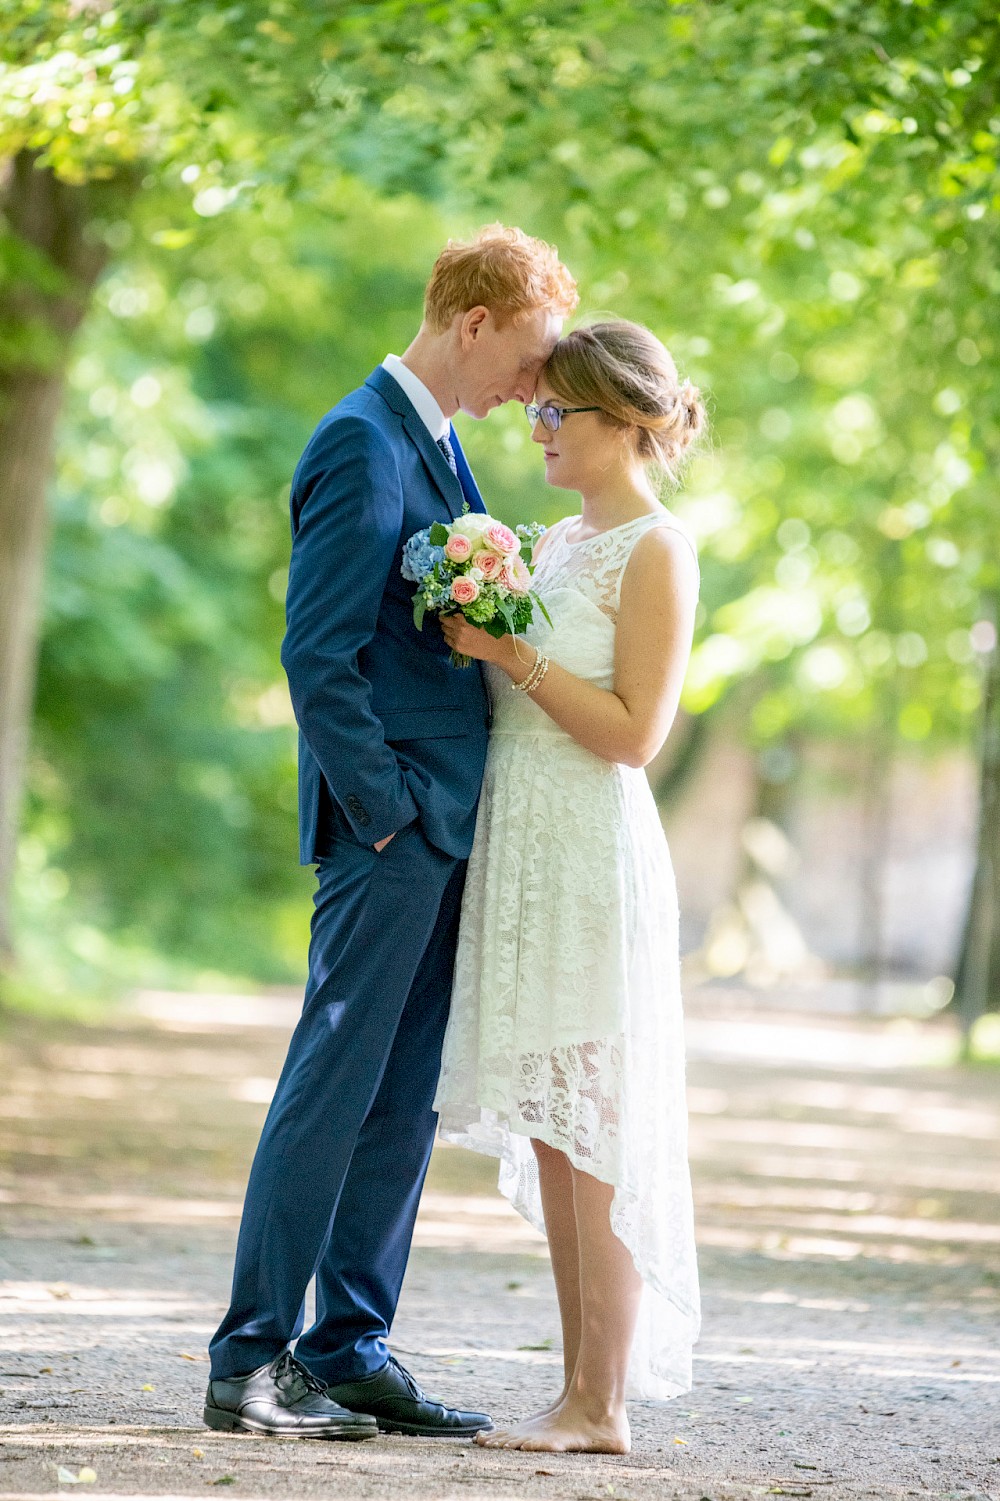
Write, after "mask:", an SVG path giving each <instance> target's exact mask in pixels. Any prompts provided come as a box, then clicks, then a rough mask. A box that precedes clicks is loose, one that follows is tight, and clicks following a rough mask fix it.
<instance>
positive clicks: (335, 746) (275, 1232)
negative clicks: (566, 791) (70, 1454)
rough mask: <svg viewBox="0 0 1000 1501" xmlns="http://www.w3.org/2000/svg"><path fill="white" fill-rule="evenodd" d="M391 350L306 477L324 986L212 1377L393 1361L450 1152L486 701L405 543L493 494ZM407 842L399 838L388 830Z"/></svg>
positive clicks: (326, 422)
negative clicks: (277, 1360)
mask: <svg viewBox="0 0 1000 1501" xmlns="http://www.w3.org/2000/svg"><path fill="white" fill-rule="evenodd" d="M451 443H452V447H453V448H454V452H455V459H456V463H457V467H458V477H456V476H455V475H454V474H453V473H452V470H451V468H450V467H449V465H448V462H447V460H446V459H445V457H444V454H443V453H442V451H441V450H440V449H439V448H438V447H437V445H436V444H435V442H434V440H433V438H432V437H431V434H430V432H429V430H428V429H427V427H426V425H425V424H424V422H423V421H422V420H421V418H420V417H419V416H418V415H417V412H416V410H415V408H414V407H413V405H412V404H411V402H410V400H409V398H408V397H407V396H406V395H405V394H404V392H403V390H402V388H401V387H400V386H399V385H398V384H397V382H396V381H395V380H394V379H393V377H392V376H391V375H390V374H389V373H388V371H387V370H385V369H384V368H383V367H379V368H378V369H376V370H375V371H374V373H373V374H372V375H371V376H369V378H368V380H367V381H366V382H365V384H364V386H362V387H361V388H360V389H359V390H357V391H353V392H351V394H350V395H349V396H347V397H345V398H344V400H343V401H341V402H340V403H339V405H337V406H336V407H334V409H333V411H332V412H329V413H328V414H327V416H326V417H324V418H323V420H322V422H321V423H320V424H319V426H318V428H317V429H316V431H315V433H314V434H313V436H312V438H311V439H310V441H309V443H308V445H307V447H306V450H305V452H304V453H303V455H302V458H301V460H300V461H299V465H298V468H297V469H296V471H295V477H294V480H293V482H292V495H291V508H292V535H293V543H292V560H291V569H290V572H289V579H288V606H287V621H288V629H287V633H286V635H285V640H284V643H283V646H282V652H281V656H282V662H283V664H284V666H285V670H286V672H287V674H288V682H289V687H290V690H291V696H292V703H293V705H294V708H295V715H296V719H297V720H298V724H299V730H300V737H299V828H300V841H301V860H302V862H303V864H311V863H312V862H314V861H315V862H317V865H318V870H317V879H318V889H317V892H316V897H315V912H314V915H313V922H312V938H311V942H310V947H309V980H308V983H307V986H306V994H305V1004H304V1007H303V1011H302V1016H301V1019H300V1021H299V1023H298V1026H297V1027H296V1029H295V1032H294V1034H293V1036H292V1040H291V1044H290V1047H289V1051H288V1057H287V1059H286V1061H285V1066H284V1069H283V1071H282V1074H281V1078H280V1080H279V1081H278V1088H277V1091H276V1093H275V1096H274V1100H273V1103H272V1105H271V1109H270V1111H269V1113H268V1116H267V1120H266V1122H265V1125H264V1131H263V1134H262V1136H261V1140H260V1145H259V1146H258V1148H257V1155H256V1157H255V1159H254V1164H253V1168H252V1170H251V1174H250V1183H249V1187H248V1189H247V1197H246V1204H245V1207H244V1211H243V1222H242V1225H241V1227H240V1237H239V1244H238V1247H237V1253H236V1269H235V1274H234V1280H233V1296H232V1303H231V1305H230V1308H229V1312H228V1313H227V1314H226V1317H225V1319H224V1320H223V1322H222V1324H221V1326H220V1327H219V1329H218V1331H217V1333H216V1335H215V1337H214V1339H213V1341H212V1344H211V1353H212V1377H213V1378H222V1377H227V1376H235V1375H242V1374H244V1373H246V1372H248V1371H251V1370H254V1369H256V1368H257V1367H258V1366H261V1365H264V1364H265V1363H267V1362H270V1361H271V1360H273V1359H274V1357H275V1356H276V1355H278V1354H279V1353H280V1352H281V1351H282V1350H283V1349H285V1347H286V1346H287V1345H288V1344H289V1343H290V1342H291V1341H292V1340H293V1339H295V1338H296V1336H298V1334H299V1331H300V1330H301V1328H302V1323H303V1302H304V1297H305V1292H306V1287H307V1285H308V1283H309V1280H310V1278H311V1277H312V1275H313V1273H315V1274H316V1287H317V1319H316V1323H315V1324H314V1325H313V1327H312V1328H311V1329H309V1330H308V1331H307V1332H306V1333H305V1334H304V1335H303V1336H302V1338H301V1339H300V1340H299V1344H298V1347H297V1350H296V1354H297V1355H298V1357H299V1358H300V1359H301V1360H303V1361H304V1362H305V1364H306V1365H307V1366H308V1367H309V1368H310V1369H311V1370H312V1371H313V1372H314V1373H315V1374H316V1375H317V1376H319V1377H320V1378H321V1379H322V1380H324V1381H326V1382H328V1383H337V1382H341V1381H347V1380H350V1379H352V1378H354V1377H357V1376H362V1375H367V1374H370V1373H372V1372H374V1371H377V1370H379V1369H380V1368H381V1367H382V1366H383V1365H384V1364H385V1362H386V1358H387V1350H386V1346H385V1343H384V1340H385V1336H386V1334H387V1332H388V1329H389V1327H390V1325H391V1323H392V1318H393V1314H394V1312H395V1308H396V1302H397V1299H398V1296H399V1289H400V1285H401V1283H402V1279H403V1272H404V1270H405V1267H406V1260H407V1256H408V1254H409V1248H410V1239H411V1236H412V1232H413V1221H414V1217H415V1215H416V1210H417V1201H418V1199H419V1196H420V1189H421V1186H422V1184H423V1179H424V1174H425V1172H426V1169H427V1162H428V1159H429V1157H430V1150H431V1143H432V1140H433V1135H434V1127H435V1121H436V1117H435V1115H434V1113H433V1111H432V1109H431V1104H432V1101H433V1098H434V1090H435V1087H436V1084H437V1077H438V1070H439V1067H440V1057H441V1043H442V1039H443V1036H444V1028H445V1023H446V1021H447V1015H448V1003H449V999H450V994H451V977H452V963H453V959H454V952H455V941H456V937H457V930H458V914H459V906H460V902H461V893H462V884H463V882H464V879H465V862H466V857H467V856H468V853H469V850H470V848H471V845H472V835H473V829H474V824H475V811H476V803H477V799H478V796H479V789H480V784H481V782H482V775H483V766H484V762H485V757H486V743H487V735H488V729H489V708H488V700H487V697H486V691H485V687H484V683H483V677H482V673H481V671H480V669H479V668H478V666H474V667H472V668H467V669H465V670H462V669H457V668H454V667H452V666H451V665H450V662H449V659H448V648H447V646H446V645H445V643H444V639H443V637H442V636H441V632H440V629H439V628H438V626H437V623H436V621H434V620H432V619H431V618H428V621H427V622H426V623H425V626H424V630H423V632H422V633H418V632H417V631H416V629H415V628H414V625H413V615H412V609H413V587H414V586H413V585H412V584H410V583H407V582H406V581H405V580H404V579H403V577H402V575H401V574H400V561H401V551H402V546H403V543H404V542H405V541H406V540H407V538H409V537H410V536H411V535H412V534H413V533H414V532H415V531H418V530H419V529H420V528H421V527H425V526H428V525H429V524H430V523H431V522H433V521H448V520H450V519H451V518H453V517H457V516H459V515H460V514H461V511H462V507H463V501H465V500H468V502H469V504H470V506H471V507H472V509H473V510H477V511H482V510H483V504H482V499H481V497H480V495H479V491H478V490H477V488H476V485H475V482H474V480H473V478H472V474H471V472H470V470H469V467H468V465H467V463H466V462H465V457H464V455H463V454H462V450H461V448H460V446H459V443H458V439H457V438H456V437H455V434H454V430H452V432H451ZM389 834H394V835H395V837H394V838H393V839H392V840H391V841H390V842H389V844H387V845H386V846H385V847H384V849H383V850H382V851H381V852H378V851H376V850H375V849H374V848H373V846H374V845H375V844H376V843H377V842H378V841H379V840H381V839H383V838H385V837H386V835H389Z"/></svg>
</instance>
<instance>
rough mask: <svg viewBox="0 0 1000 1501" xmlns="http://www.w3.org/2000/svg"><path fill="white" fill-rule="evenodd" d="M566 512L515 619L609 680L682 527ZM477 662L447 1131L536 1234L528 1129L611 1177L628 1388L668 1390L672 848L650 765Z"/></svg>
mask: <svg viewBox="0 0 1000 1501" xmlns="http://www.w3.org/2000/svg"><path fill="white" fill-rule="evenodd" d="M568 524H569V522H568V521H562V522H559V523H557V525H556V526H555V527H554V528H552V529H551V531H550V533H549V536H548V540H547V541H546V543H545V547H544V548H543V550H542V552H541V554H540V556H539V563H538V567H537V569H536V572H535V576H534V582H535V587H536V589H537V590H538V592H539V594H540V595H541V597H542V598H543V599H544V601H545V604H546V607H547V608H548V610H549V613H550V615H551V617H552V621H553V629H551V630H550V629H549V627H548V625H547V624H546V623H545V621H544V619H539V620H538V621H536V622H535V623H534V624H533V625H532V626H531V628H530V630H529V632H528V633H527V634H528V636H529V638H530V640H531V641H532V642H533V643H535V644H536V645H538V646H539V647H541V649H542V650H544V651H545V652H546V653H547V654H548V655H549V656H550V657H552V658H553V660H555V661H557V662H559V663H561V664H562V665H563V666H564V667H566V668H567V669H568V670H569V671H571V672H574V673H576V674H577V675H578V676H580V677H583V678H586V679H587V680H589V681H591V682H594V683H596V684H597V685H598V686H601V687H604V688H609V687H610V686H611V685H612V682H613V677H614V638H615V621H616V619H617V612H618V606H619V599H620V593H621V581H622V577H623V575H624V572H625V568H626V567H627V564H628V559H629V557H630V556H631V552H632V548H633V547H634V546H635V544H636V542H637V541H638V539H639V538H640V537H641V536H643V535H644V534H645V532H646V531H647V530H649V529H650V528H651V527H654V526H670V527H673V528H674V529H676V530H681V528H680V526H679V524H678V523H677V521H676V520H675V518H673V517H672V516H670V515H669V513H667V512H662V513H656V514H654V515H652V516H643V517H639V518H637V519H636V520H635V521H632V522H628V523H626V524H625V526H623V527H616V528H614V529H613V530H612V531H610V532H605V533H602V534H601V535H599V536H596V537H593V538H585V539H584V540H583V541H581V542H577V543H570V542H569V541H568V540H567V539H566V535H565V534H566V530H567V526H568ZM682 534H683V533H682ZM683 535H686V534H683ZM688 540H689V541H690V539H688ZM692 547H693V544H692ZM487 675H488V681H489V684H490V690H491V696H492V698H493V701H494V720H493V733H492V736H491V741H490V751H489V756H488V758H487V766H486V775H485V778H484V782H483V791H482V797H481V800H480V809H479V815H478V820H477V826H476V837H475V843H474V846H473V850H472V855H471V857H470V861H469V869H468V876H467V880H466V886H465V895H464V900H463V906H462V923H461V931H460V936H459V943H458V952H457V955H456V965H455V984H454V990H453V996H452V1007H451V1017H450V1021H449V1025H448V1033H447V1036H446V1039H445V1045H444V1055H443V1059H442V1070H441V1081H440V1084H439V1087H438V1093H437V1098H436V1100H435V1108H436V1109H437V1110H438V1111H439V1113H440V1117H441V1130H442V1134H443V1135H444V1136H445V1137H446V1138H447V1139H449V1140H452V1141H456V1142H458V1143H460V1144H461V1145H463V1146H466V1147H472V1148H474V1149H475V1150H479V1151H484V1152H489V1153H492V1154H493V1155H495V1156H497V1157H499V1158H500V1188H501V1190H502V1192H503V1193H504V1194H505V1195H506V1196H507V1197H508V1198H509V1199H510V1201H511V1202H512V1203H513V1204H514V1205H515V1207H516V1208H517V1209H518V1210H519V1211H520V1212H521V1213H522V1214H523V1215H524V1216H525V1217H526V1218H527V1219H529V1220H530V1221H531V1222H532V1223H533V1224H535V1225H536V1226H537V1227H538V1228H539V1229H544V1224H543V1220H542V1210H541V1200H540V1195H539V1189H538V1174H537V1169H536V1166H535V1157H534V1153H533V1151H532V1149H531V1144H530V1140H531V1138H532V1137H535V1138H538V1139H540V1140H543V1141H545V1142H547V1143H548V1144H549V1145H550V1146H553V1147H557V1148H559V1149H560V1150H561V1151H564V1152H565V1153H566V1154H567V1156H568V1157H569V1158H570V1160H571V1161H572V1162H573V1163H574V1164H575V1165H576V1166H578V1167H579V1168H581V1169H583V1170H584V1171H586V1172H589V1173H592V1174H593V1175H594V1176H595V1177H597V1178H599V1179H601V1180H602V1181H604V1182H606V1183H610V1184H612V1185H613V1186H614V1189H615V1193H614V1200H613V1205H612V1210H611V1223H612V1227H613V1229H614V1231H615V1233H616V1234H617V1235H618V1236H619V1237H620V1239H621V1240H622V1241H623V1243H624V1244H625V1245H626V1246H627V1247H628V1248H629V1251H630V1252H631V1254H632V1257H633V1260H634V1262H635V1265H636V1267H637V1268H638V1270H639V1272H640V1274H641V1275H642V1278H643V1282H644V1284H645V1287H644V1297H643V1308H642V1312H641V1316H640V1329H639V1332H638V1335H637V1339H636V1345H635V1349H634V1352H633V1362H632V1371H631V1378H632V1381H631V1384H632V1390H633V1392H634V1393H637V1394H640V1395H644V1396H656V1397H668V1396H676V1395H677V1394H678V1393H680V1392H682V1391H686V1390H687V1389H688V1388H689V1386H690V1382H691V1346H692V1345H693V1343H694V1340H695V1338H696V1337H697V1331H698V1318H699V1314H698V1308H699V1303H698V1281H697V1268H696V1262H695V1252H694V1232H693V1216H692V1210H691V1191H690V1180H689V1175H688V1164H687V1112H686V1105H685V1098H684V1041H683V1026H682V1016H681V1004H680V981H679V964H678V942H677V926H678V915H677V897H676V891H675V887H674V878H673V871H672V868H671V864H670V855H669V851H668V849H667V844H666V840H665V838H664V835H663V829H662V826H661V823H660V819H659V815H658V813H657V810H656V805H655V803H654V801H653V797H652V793H651V791H650V788H649V784H648V781H647V779H646V776H645V773H644V772H642V771H637V770H635V769H634V768H631V767H627V766H621V765H615V764H612V763H610V762H607V761H602V760H601V759H600V758H599V757H597V756H594V755H592V754H591V753H590V752H589V751H586V750H584V749H583V747H582V746H579V745H578V744H577V743H576V742H575V741H574V740H573V739H572V738H571V737H570V736H569V735H567V734H566V733H565V731H563V730H561V729H560V728H559V726H558V725H556V724H555V723H554V721H553V720H551V719H549V717H548V716H547V715H546V714H545V713H544V711H543V710H541V709H540V708H539V706H538V705H537V704H536V703H535V702H534V700H533V699H532V698H531V697H530V695H528V694H523V693H513V692H512V691H511V689H510V684H509V680H508V679H507V677H506V676H505V675H504V674H501V673H499V672H498V671H497V670H496V669H493V668H489V669H488V673H487Z"/></svg>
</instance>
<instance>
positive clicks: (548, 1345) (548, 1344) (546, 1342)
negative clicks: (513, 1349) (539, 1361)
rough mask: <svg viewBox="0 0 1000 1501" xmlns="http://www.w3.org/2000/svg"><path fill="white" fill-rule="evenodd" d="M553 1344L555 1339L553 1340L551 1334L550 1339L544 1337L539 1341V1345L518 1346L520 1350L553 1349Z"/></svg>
mask: <svg viewBox="0 0 1000 1501" xmlns="http://www.w3.org/2000/svg"><path fill="white" fill-rule="evenodd" d="M552 1345H553V1340H552V1338H551V1336H550V1337H549V1338H548V1339H543V1340H541V1341H539V1343H538V1344H537V1345H518V1347H517V1348H518V1349H519V1350H551V1349H552Z"/></svg>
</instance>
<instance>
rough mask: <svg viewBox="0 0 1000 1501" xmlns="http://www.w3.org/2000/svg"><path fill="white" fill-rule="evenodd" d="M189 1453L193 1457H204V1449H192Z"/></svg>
mask: <svg viewBox="0 0 1000 1501" xmlns="http://www.w3.org/2000/svg"><path fill="white" fill-rule="evenodd" d="M191 1453H192V1454H193V1455H194V1457H195V1459H204V1458H205V1451H204V1449H192V1450H191Z"/></svg>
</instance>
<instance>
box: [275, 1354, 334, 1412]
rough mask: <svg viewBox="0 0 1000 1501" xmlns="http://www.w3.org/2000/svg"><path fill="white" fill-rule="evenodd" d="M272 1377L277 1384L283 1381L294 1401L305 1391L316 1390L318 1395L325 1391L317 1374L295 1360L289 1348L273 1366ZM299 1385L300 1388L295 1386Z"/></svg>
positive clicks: (303, 1394)
mask: <svg viewBox="0 0 1000 1501" xmlns="http://www.w3.org/2000/svg"><path fill="white" fill-rule="evenodd" d="M274 1379H275V1382H276V1384H277V1385H278V1386H281V1385H282V1384H283V1383H284V1384H285V1387H286V1389H287V1391H288V1394H289V1396H292V1397H293V1400H294V1401H298V1399H299V1397H304V1396H305V1395H306V1393H307V1392H317V1393H318V1394H319V1395H320V1396H322V1394H323V1393H324V1392H325V1391H326V1387H325V1386H324V1385H323V1383H322V1381H320V1379H319V1377H318V1376H314V1375H313V1373H312V1371H310V1370H307V1369H306V1367H305V1366H304V1365H303V1364H302V1362H301V1360H296V1359H295V1356H294V1355H293V1354H292V1352H291V1350H286V1351H285V1353H284V1355H282V1357H281V1359H280V1360H279V1361H278V1364H277V1365H276V1366H275V1368H274ZM298 1387H301V1390H298V1389H297V1388H298Z"/></svg>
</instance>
